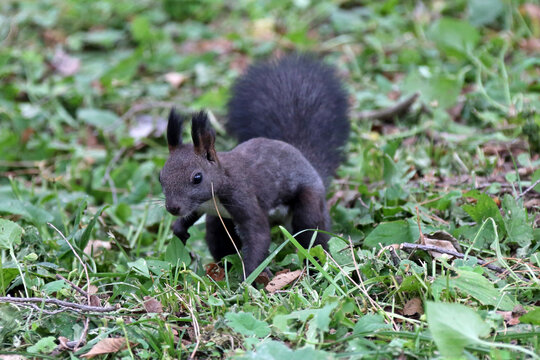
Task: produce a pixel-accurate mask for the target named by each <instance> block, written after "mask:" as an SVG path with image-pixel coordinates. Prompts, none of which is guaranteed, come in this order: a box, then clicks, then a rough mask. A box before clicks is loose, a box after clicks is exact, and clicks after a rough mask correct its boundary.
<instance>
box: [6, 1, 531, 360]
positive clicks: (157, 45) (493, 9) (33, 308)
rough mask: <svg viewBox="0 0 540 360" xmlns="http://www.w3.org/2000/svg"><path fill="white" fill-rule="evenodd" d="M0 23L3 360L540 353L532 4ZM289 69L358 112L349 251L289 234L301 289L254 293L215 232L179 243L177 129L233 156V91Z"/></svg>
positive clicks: (289, 6)
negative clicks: (254, 69) (168, 189)
mask: <svg viewBox="0 0 540 360" xmlns="http://www.w3.org/2000/svg"><path fill="white" fill-rule="evenodd" d="M0 9H1V12H0V24H1V26H0V39H2V40H1V41H2V42H1V46H0V154H1V155H0V156H1V157H0V174H1V176H0V215H1V216H2V218H1V219H0V251H1V258H0V260H1V262H0V296H2V298H1V301H0V354H4V355H0V359H7V358H8V357H7V355H5V354H11V355H16V356H18V357H9V358H10V359H12V358H19V359H20V358H40V359H47V358H66V359H68V358H91V357H93V356H94V355H97V354H102V355H100V356H102V357H104V358H116V357H118V358H126V359H156V358H163V359H168V358H171V359H172V358H176V359H188V358H190V357H191V358H198V359H220V358H238V359H256V358H265V359H284V358H287V359H308V358H309V359H333V358H347V359H360V358H367V359H372V358H373V359H374V358H380V359H393V358H400V359H405V358H439V357H445V358H460V357H463V358H467V359H488V358H491V359H510V358H512V359H529V358H538V355H537V353H536V351H537V349H538V348H540V346H539V338H538V336H539V325H540V309H539V307H538V302H539V301H540V286H539V267H540V255H539V254H540V250H539V248H540V227H539V224H540V214H539V211H538V210H539V208H540V195H539V192H540V185H539V183H538V179H540V170H539V168H540V157H539V152H540V115H539V114H538V112H537V109H539V108H540V83H539V81H538V79H539V75H540V73H539V65H540V57H539V53H540V43H539V41H538V39H539V38H540V6H539V5H538V3H534V0H532V1H529V2H528V0H457V1H450V0H438V1H412V0H411V1H409V0H406V1H398V0H385V1H377V0H365V1H354V0H353V1H339V2H330V1H325V0H295V1H291V2H285V1H277V0H263V1H244V0H242V1H232V2H229V1H223V0H204V1H175V0H163V1H161V2H156V1H150V0H141V1H130V0H95V1H84V0H41V1H32V0H17V1H15V0H4V1H2V2H1V4H0ZM292 50H298V51H312V52H315V53H317V54H321V55H325V61H327V62H328V63H330V64H333V65H334V66H335V67H336V68H337V69H338V71H339V73H340V76H342V78H343V79H344V81H345V83H346V86H347V89H348V91H349V94H350V99H351V111H350V119H351V123H352V128H353V131H352V134H351V137H350V142H349V145H348V148H347V153H348V158H347V161H346V163H344V164H343V165H342V166H341V167H340V170H339V176H338V178H337V179H336V180H335V181H334V183H333V184H332V187H331V190H330V193H329V200H328V201H329V204H331V206H332V209H331V215H332V221H333V226H334V233H335V237H333V238H332V240H331V242H330V250H329V252H328V253H325V252H323V251H322V249H321V248H319V247H314V248H311V249H309V251H308V250H304V249H302V248H301V247H300V246H299V245H298V244H297V243H296V241H295V240H294V237H292V236H291V234H289V233H288V232H287V230H285V229H284V228H281V227H276V228H274V229H273V232H272V235H273V239H274V242H273V246H272V249H271V251H272V254H271V256H270V257H269V258H268V266H269V269H270V270H271V271H272V272H273V273H274V274H276V273H278V272H279V271H282V270H290V272H288V273H284V274H282V275H281V276H280V277H279V278H276V279H274V280H273V283H271V284H270V285H268V286H269V287H267V288H265V287H264V286H263V285H261V284H257V283H254V284H253V286H250V285H247V284H246V283H242V282H241V274H242V266H241V262H240V258H239V257H238V256H237V255H235V256H230V257H228V258H227V259H226V261H224V262H223V264H220V266H222V267H220V266H218V265H217V264H213V263H212V259H211V258H210V256H209V254H208V250H207V249H206V246H205V244H204V240H203V238H204V219H202V220H201V221H200V223H198V224H197V225H196V226H194V227H193V228H192V229H191V230H190V231H191V238H190V239H189V240H188V242H187V245H186V246H185V247H184V246H183V244H182V243H181V242H180V241H179V240H178V239H177V238H174V237H173V235H172V232H171V231H170V225H171V223H172V221H173V220H174V219H173V217H172V216H171V215H169V214H167V213H166V211H165V210H164V207H163V196H162V195H161V188H160V185H159V181H158V172H159V170H160V168H161V167H162V166H163V164H164V162H165V160H166V158H167V145H166V142H165V138H164V135H163V132H164V127H165V126H166V115H167V112H168V110H169V108H170V106H171V105H173V104H174V105H175V106H177V108H178V109H180V110H182V111H186V112H188V111H194V110H198V109H201V108H207V109H209V110H210V111H211V112H212V114H213V115H214V117H213V119H214V120H215V121H213V122H214V126H215V128H216V129H217V132H218V137H219V139H218V144H217V146H218V147H219V148H220V149H223V150H225V149H230V148H232V147H233V146H234V142H233V141H232V140H231V139H230V138H228V137H227V135H226V134H225V132H224V130H223V126H222V125H223V123H224V119H225V118H226V113H225V104H226V101H227V97H228V91H229V87H230V85H231V83H232V82H233V81H234V79H235V78H236V77H237V76H238V75H239V74H240V73H241V72H242V71H243V69H245V67H246V66H247V64H249V63H251V62H252V61H254V60H256V59H260V58H266V57H269V56H271V55H275V54H280V53H285V52H288V51H292ZM416 92H419V94H420V95H419V98H418V99H415V100H416V101H414V103H412V105H411V104H408V105H410V106H408V107H407V109H406V110H408V111H401V112H399V113H398V112H397V111H394V112H393V113H392V114H391V115H390V116H381V114H380V113H377V112H376V113H373V112H369V111H370V110H378V109H387V108H391V109H392V108H393V107H394V105H395V104H396V103H400V102H402V100H403V99H407V97H408V96H410V95H412V94H414V93H416ZM413 99H414V98H413ZM394 110H395V109H394ZM188 130H189V129H188ZM185 136H186V138H187V137H188V133H187V132H186V134H185ZM224 241H226V239H224ZM399 244H404V245H401V246H400V245H399ZM429 246H432V247H436V248H438V249H440V250H441V251H444V252H447V253H452V252H453V253H455V254H456V255H458V256H459V257H454V258H452V257H450V256H448V255H445V256H441V257H437V255H438V254H437V253H434V252H433V251H426V250H425V249H432V248H429ZM423 249H424V250H423ZM439 255H440V254H439ZM478 261H479V262H478ZM488 265H489V266H488ZM8 296H9V297H11V299H8V298H6V297H8ZM16 298H18V299H21V298H38V299H37V300H34V301H35V302H30V300H28V299H27V300H24V301H22V302H15V301H17V300H16ZM41 299H46V300H47V301H46V302H44V301H43V300H41Z"/></svg>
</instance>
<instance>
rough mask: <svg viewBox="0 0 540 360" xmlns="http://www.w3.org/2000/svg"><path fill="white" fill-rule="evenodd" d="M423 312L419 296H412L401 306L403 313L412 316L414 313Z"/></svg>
mask: <svg viewBox="0 0 540 360" xmlns="http://www.w3.org/2000/svg"><path fill="white" fill-rule="evenodd" d="M423 313H424V308H423V307H422V300H420V298H413V299H411V300H409V301H407V303H406V304H405V306H404V307H403V315H406V316H412V315H415V314H420V315H422V314H423Z"/></svg>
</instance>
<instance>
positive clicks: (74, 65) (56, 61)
mask: <svg viewBox="0 0 540 360" xmlns="http://www.w3.org/2000/svg"><path fill="white" fill-rule="evenodd" d="M51 65H52V67H53V68H54V70H56V72H57V73H59V74H60V75H62V76H71V75H74V74H75V73H77V71H79V68H80V67H81V60H80V59H78V58H76V57H73V56H70V55H68V54H67V53H65V52H64V50H62V48H61V47H58V48H57V49H56V51H55V52H54V56H53V59H52V60H51Z"/></svg>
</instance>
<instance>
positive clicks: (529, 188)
mask: <svg viewBox="0 0 540 360" xmlns="http://www.w3.org/2000/svg"><path fill="white" fill-rule="evenodd" d="M538 184H540V179H538V180H536V181H535V182H534V184H532V185H531V186H529V187H528V188H526V189H525V191H523V192H522V193H521V194H519V196H518V197H517V198H518V199H520V198H521V197H522V196H523V195H525V194H526V193H528V192H529V191H531V190H532V189H533V188H534V187H535V186H536V185H538Z"/></svg>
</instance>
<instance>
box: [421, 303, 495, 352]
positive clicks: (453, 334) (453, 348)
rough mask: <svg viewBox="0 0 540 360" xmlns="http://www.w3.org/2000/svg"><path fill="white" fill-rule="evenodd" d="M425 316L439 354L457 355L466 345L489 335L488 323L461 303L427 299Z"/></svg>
mask: <svg viewBox="0 0 540 360" xmlns="http://www.w3.org/2000/svg"><path fill="white" fill-rule="evenodd" d="M426 316H427V323H428V328H429V331H430V332H431V335H432V336H433V340H434V341H435V344H437V347H438V348H439V350H440V352H441V355H443V356H446V357H453V358H456V357H459V356H461V355H462V354H463V350H464V349H465V347H466V346H468V345H473V344H476V343H479V342H481V340H480V337H484V336H487V335H489V331H490V328H489V325H488V324H486V323H485V322H484V321H483V320H482V318H481V317H480V315H478V314H477V313H476V311H474V310H472V309H470V308H468V307H466V306H464V305H461V304H446V303H436V302H431V301H428V302H427V303H426Z"/></svg>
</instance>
